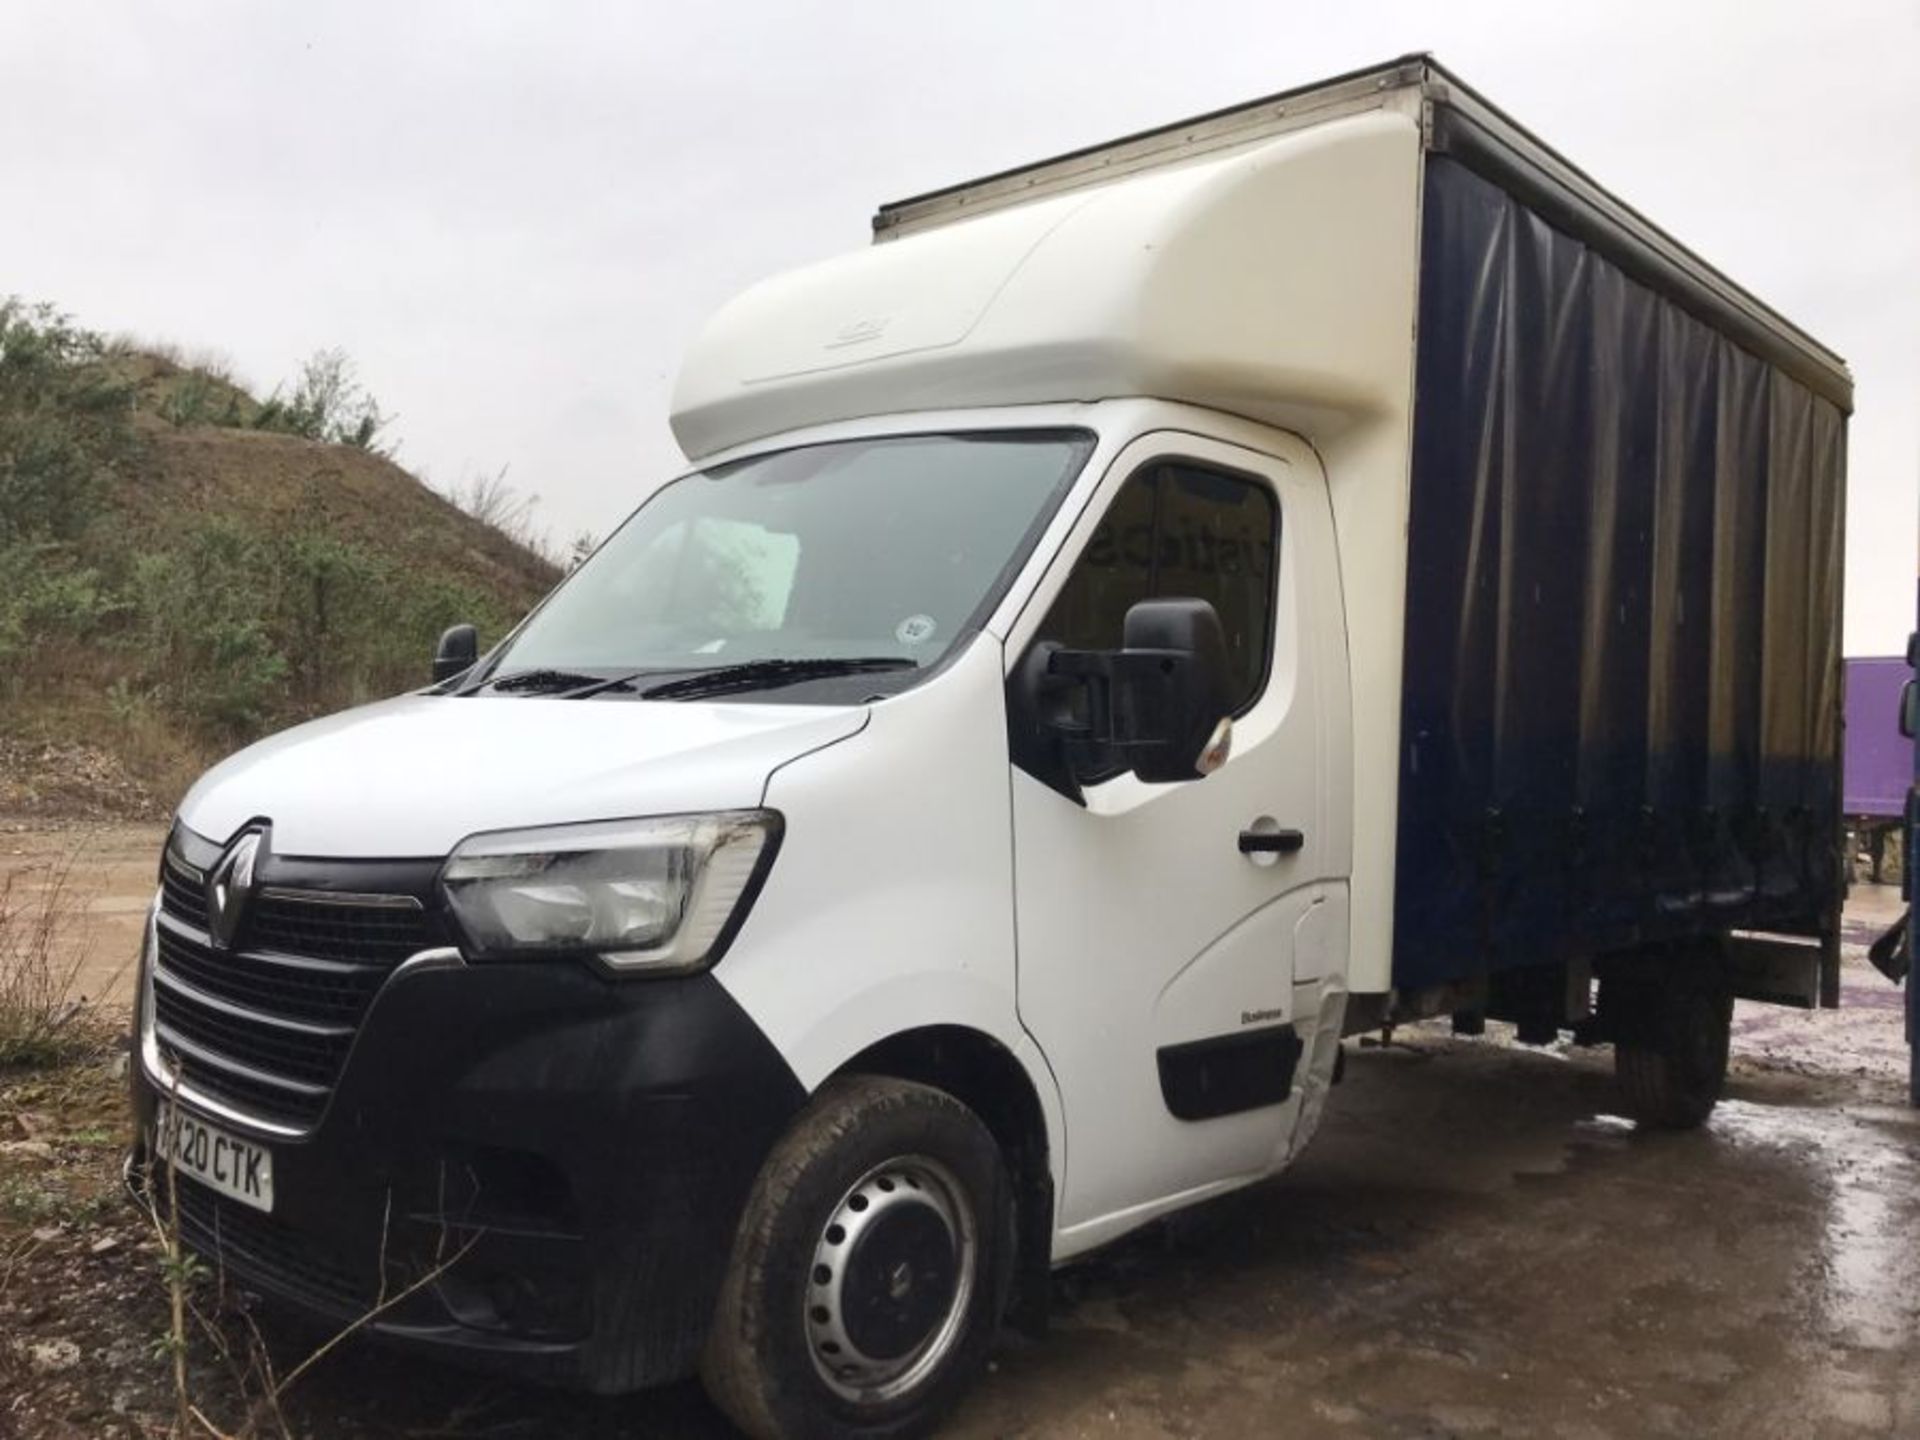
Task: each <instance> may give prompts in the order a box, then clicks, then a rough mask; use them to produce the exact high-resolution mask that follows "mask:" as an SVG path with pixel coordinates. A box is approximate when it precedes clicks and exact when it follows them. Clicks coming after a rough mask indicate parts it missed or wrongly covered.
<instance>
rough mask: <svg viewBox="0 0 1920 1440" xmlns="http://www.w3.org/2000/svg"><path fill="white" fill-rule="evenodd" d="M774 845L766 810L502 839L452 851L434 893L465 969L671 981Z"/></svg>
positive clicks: (723, 934)
mask: <svg viewBox="0 0 1920 1440" xmlns="http://www.w3.org/2000/svg"><path fill="white" fill-rule="evenodd" d="M779 838H780V817H779V816H778V815H777V814H775V813H774V812H773V811H771V810H735V811H727V812H724V813H721V814H714V815H669V816H664V817H662V818H660V819H658V820H615V821H607V822H603V823H599V824H593V825H561V826H555V827H553V828H552V829H544V830H503V831H497V832H495V833H492V834H487V835H475V836H473V837H472V838H471V839H468V840H465V841H462V842H461V844H460V847H459V848H458V849H457V850H455V851H454V852H453V858H452V859H450V860H448V861H447V867H446V869H445V870H444V871H442V872H441V886H442V888H443V889H444V891H445V893H446V897H447V905H448V907H449V908H450V909H451V910H452V912H453V916H454V919H455V920H456V921H457V922H458V923H459V926H460V929H461V931H462V932H463V933H464V935H465V936H466V939H467V953H468V955H469V956H470V957H471V958H474V959H488V958H503V957H507V956H516V955H518V956H524V955H541V954H555V955H557V954H566V955H590V956H593V957H596V958H597V959H599V960H600V961H601V963H603V964H605V965H607V966H608V967H610V968H612V969H614V970H619V971H627V972H635V973H642V972H644V973H677V972H682V971H687V970H696V969H698V968H700V967H701V966H702V965H706V964H708V963H710V962H711V961H712V960H713V959H715V958H717V955H718V952H719V950H720V948H721V947H722V945H723V944H724V943H725V941H726V940H728V939H730V938H731V936H732V932H733V931H734V929H736V928H737V926H738V922H739V920H740V919H741V918H743V917H744V915H745V911H746V907H747V905H748V904H749V903H750V902H751V899H752V893H751V892H752V891H754V890H756V889H757V888H758V887H759V883H760V881H761V879H762V878H763V877H764V876H765V873H766V869H767V866H768V865H769V864H770V863H771V862H772V860H773V852H774V850H775V848H776V847H777V845H778V844H779Z"/></svg>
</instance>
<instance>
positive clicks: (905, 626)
mask: <svg viewBox="0 0 1920 1440" xmlns="http://www.w3.org/2000/svg"><path fill="white" fill-rule="evenodd" d="M1092 448H1093V437H1092V436H1091V435H1089V434H1087V433H1086V432H1083V431H1018V432H1012V431H997V432H987V433H979V434H946V435H912V436H900V437H893V438H886V439H863V440H850V441H842V442H837V443H834V444H826V445H813V446H807V447H804V448H801V449H794V450H784V451H779V452H776V453H773V454H769V455H761V456H755V457H752V458H750V459H747V460H742V461H738V462H736V463H734V464H730V465H724V466H719V467H716V468H714V469H712V470H708V471H706V472H704V473H700V474H696V475H690V476H687V477H685V478H683V479H680V480H676V481H674V482H673V483H671V484H669V485H667V486H665V487H664V488H662V489H661V490H659V491H658V492H656V493H655V494H654V495H653V496H652V498H650V499H649V500H648V501H647V502H646V504H644V505H643V506H641V508H640V509H639V510H638V511H636V512H635V513H634V515H633V517H632V518H631V519H629V520H628V521H627V523H626V524H625V525H623V526H622V527H621V528H620V529H619V531H617V532H616V533H615V534H614V535H613V537H612V538H611V539H609V540H608V541H607V543H606V544H605V545H603V546H602V547H601V548H600V549H599V550H598V551H597V552H596V553H595V554H594V555H593V556H592V558H591V559H589V560H588V561H587V562H586V563H585V564H584V565H582V566H581V567H580V569H579V570H577V571H575V572H574V574H573V575H572V576H571V577H569V579H568V580H567V581H566V583H565V584H564V585H562V586H561V587H560V589H559V590H557V591H556V592H555V593H554V594H553V595H552V596H551V597H550V598H549V599H548V600H547V602H546V604H545V605H544V606H542V607H541V608H540V609H539V610H538V611H537V612H535V614H534V615H533V616H532V617H531V618H530V619H529V620H528V621H527V623H526V624H525V625H524V626H523V627H522V628H521V630H520V632H519V633H518V635H516V636H515V637H514V638H513V639H512V641H511V642H510V643H509V644H508V645H507V646H506V647H505V648H504V650H503V651H502V652H501V653H500V654H499V655H497V656H496V657H495V658H494V660H493V662H492V663H491V664H490V665H489V667H488V669H487V671H486V674H485V677H484V678H483V679H482V681H481V685H482V686H492V687H493V688H494V690H495V691H496V693H512V692H513V688H514V687H513V677H516V676H519V677H525V678H526V679H527V680H529V681H536V680H537V681H541V682H542V683H536V684H530V685H529V686H528V689H529V691H531V692H537V693H565V691H564V689H563V687H566V686H568V685H571V687H572V691H573V693H594V694H612V693H622V694H645V693H647V690H648V688H649V687H648V686H647V685H646V684H644V683H642V682H644V681H645V680H646V679H647V678H648V677H661V678H670V677H681V678H682V680H683V688H687V686H688V685H689V684H691V685H698V684H699V683H700V682H699V680H698V678H697V677H699V676H701V675H702V674H713V675H720V674H722V673H723V672H724V674H725V677H726V680H727V686H728V689H729V690H730V691H740V690H745V691H754V690H761V689H765V690H776V689H777V690H778V691H780V692H781V693H779V694H778V695H770V696H768V697H767V698H778V699H801V698H821V699H826V698H844V697H843V696H841V695H840V693H839V692H840V691H841V690H843V689H844V687H845V684H846V682H848V681H849V680H856V679H857V686H858V688H860V689H862V690H863V692H873V691H875V690H878V691H880V692H882V693H886V692H889V691H891V690H897V689H899V688H902V687H903V686H904V685H905V684H908V683H911V680H912V678H913V675H914V673H915V672H917V671H918V672H923V671H925V670H926V669H928V668H930V667H932V666H934V665H936V664H938V663H939V661H940V659H941V658H942V657H943V656H944V655H945V654H946V653H947V652H948V650H949V649H950V648H951V647H952V646H954V645H955V644H956V643H957V642H959V641H960V640H961V639H962V638H963V637H965V636H966V635H967V634H969V633H970V632H971V631H973V630H974V629H976V628H977V627H978V625H979V624H980V622H981V621H982V620H983V619H984V617H985V614H986V612H987V610H989V609H990V608H991V606H992V605H993V604H994V603H995V602H997V600H998V599H999V597H1000V595H1001V593H1002V592H1003V591H1004V589H1005V586H1006V584H1007V582H1008V581H1009V580H1010V579H1011V577H1012V573H1013V571H1014V570H1015V569H1016V568H1017V567H1018V565H1019V564H1020V562H1021V561H1023V560H1024V559H1025V557H1026V554H1027V552H1028V551H1029V550H1030V549H1031V547H1032V544H1033V542H1034V540H1035V539H1036V538H1037V537H1038V534H1039V530H1040V528H1041V527H1042V526H1043V525H1044V523H1045V521H1046V519H1047V518H1048V517H1049V516H1050V515H1051V513H1052V511H1053V508H1054V506H1055V505H1056V504H1057V502H1058V500H1059V499H1060V497H1061V496H1062V495H1063V494H1064V492H1065V490H1066V488H1067V486H1068V485H1069V484H1070V483H1071V482H1072V480H1073V478H1074V476H1075V475H1076V474H1077V473H1078V472H1079V470H1080V467H1081V466H1082V465H1083V464H1084V463H1085V461H1086V458H1087V455H1088V454H1089V452H1090V451H1091V450H1092ZM838 662H853V664H855V665H860V666H863V667H864V668H862V669H861V670H860V671H859V672H858V674H857V676H850V675H848V674H846V673H844V669H839V668H838ZM616 676H625V677H629V678H630V680H631V681H632V683H630V684H626V685H620V686H617V687H611V688H601V689H593V688H592V687H590V686H589V685H588V684H587V682H589V681H592V680H595V679H600V678H602V677H616ZM547 680H550V681H551V682H552V683H544V682H545V681H547ZM836 680H837V681H840V682H841V684H840V685H834V684H832V683H830V682H833V681H836ZM759 681H764V684H762V683H758V682H759ZM476 688H478V687H476ZM656 688H657V687H656ZM756 698H758V697H756Z"/></svg>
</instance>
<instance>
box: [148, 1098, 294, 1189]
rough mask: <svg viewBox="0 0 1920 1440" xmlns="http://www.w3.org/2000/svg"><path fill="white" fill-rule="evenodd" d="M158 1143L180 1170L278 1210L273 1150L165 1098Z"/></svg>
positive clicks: (162, 1158)
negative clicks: (179, 1106) (212, 1123)
mask: <svg viewBox="0 0 1920 1440" xmlns="http://www.w3.org/2000/svg"><path fill="white" fill-rule="evenodd" d="M158 1134H159V1137H160V1141H159V1145H158V1147H157V1149H158V1152H159V1157H160V1163H161V1164H162V1165H164V1164H165V1163H166V1161H167V1157H168V1155H169V1154H171V1155H172V1157H173V1162H174V1164H175V1166H176V1167H178V1170H179V1173H180V1174H182V1175H188V1176H191V1177H192V1178H193V1179H195V1180H198V1181H199V1182H200V1183H201V1184H203V1185H205V1186H207V1187H209V1188H210V1189H214V1190H218V1191H219V1192H220V1193H221V1194H222V1195H225V1196H227V1197H228V1198H229V1199H232V1200H238V1201H239V1202H240V1203H241V1204H242V1205H251V1206H252V1207H253V1208H254V1209H256V1210H272V1209H273V1152H272V1151H270V1150H268V1149H267V1148H266V1147H265V1146H262V1145H255V1144H254V1143H253V1142H252V1141H250V1140H242V1139H241V1138H240V1137H239V1136H238V1135H232V1134H229V1133H228V1132H227V1131H225V1130H222V1129H221V1128H220V1127H219V1126H217V1125H209V1124H208V1123H207V1122H206V1121H204V1120H202V1119H200V1118H199V1117H198V1116H197V1115H189V1114H188V1113H187V1112H186V1111H184V1110H180V1109H176V1108H175V1107H173V1106H171V1105H169V1104H167V1103H166V1102H164V1101H162V1102H161V1105H160V1116H159V1122H158Z"/></svg>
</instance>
